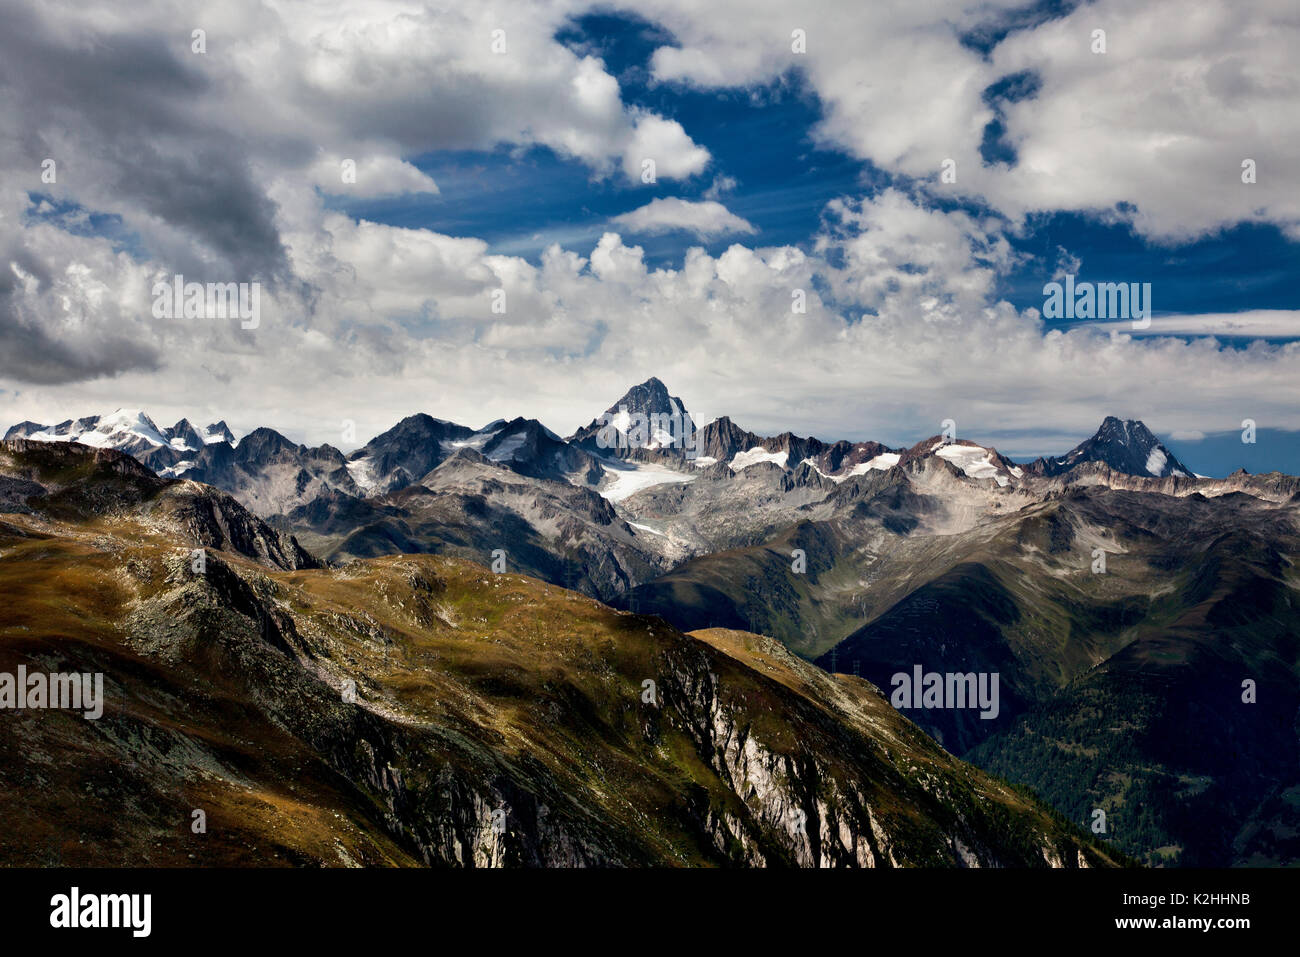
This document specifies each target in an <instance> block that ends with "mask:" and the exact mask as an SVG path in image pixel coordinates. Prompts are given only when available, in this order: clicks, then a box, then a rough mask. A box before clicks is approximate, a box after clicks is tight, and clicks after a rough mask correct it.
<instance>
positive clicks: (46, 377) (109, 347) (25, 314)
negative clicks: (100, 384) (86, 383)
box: [0, 254, 160, 385]
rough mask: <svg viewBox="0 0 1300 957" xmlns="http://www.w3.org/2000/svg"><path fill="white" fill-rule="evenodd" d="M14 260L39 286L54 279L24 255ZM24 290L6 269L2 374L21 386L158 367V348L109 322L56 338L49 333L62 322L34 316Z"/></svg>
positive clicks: (1, 291) (1, 294)
mask: <svg viewBox="0 0 1300 957" xmlns="http://www.w3.org/2000/svg"><path fill="white" fill-rule="evenodd" d="M11 259H12V261H14V262H16V263H17V264H18V266H19V267H20V268H22V269H23V271H24V273H26V275H27V277H28V280H29V281H33V282H35V283H36V284H37V285H38V288H39V287H47V286H48V285H49V282H50V278H51V277H50V276H49V275H48V274H46V271H45V268H44V266H43V265H42V264H41V263H40V262H38V261H36V260H34V259H32V258H30V257H22V256H21V254H19V255H16V256H13V257H11ZM18 287H19V279H18V277H17V274H16V273H15V272H14V271H13V269H5V270H0V343H2V344H3V347H0V376H3V377H5V378H7V379H11V380H13V381H15V382H28V383H33V384H36V385H61V384H63V383H68V382H78V381H81V380H84V379H94V378H98V377H100V376H111V375H117V374H120V373H122V372H128V371H132V370H145V371H149V370H152V369H156V368H158V365H159V361H160V355H159V353H158V351H157V350H156V349H154V348H153V347H152V346H150V345H149V344H147V343H145V342H143V341H141V340H140V338H139V337H138V336H132V335H130V334H119V333H115V332H113V331H112V330H110V329H108V328H107V327H106V326H104V325H103V324H99V325H96V326H93V327H91V328H89V329H84V330H82V331H81V332H80V334H79V335H76V336H66V337H58V338H56V337H55V336H54V335H52V334H51V332H50V331H49V330H51V329H52V328H54V326H55V323H56V322H57V320H56V319H54V318H52V317H51V316H50V315H48V314H36V313H34V312H33V311H32V310H31V309H30V307H29V306H27V305H25V303H26V302H28V301H29V300H28V299H27V298H25V297H24V296H22V295H21V290H19V288H18ZM36 301H38V302H41V301H43V300H40V299H38V300H36Z"/></svg>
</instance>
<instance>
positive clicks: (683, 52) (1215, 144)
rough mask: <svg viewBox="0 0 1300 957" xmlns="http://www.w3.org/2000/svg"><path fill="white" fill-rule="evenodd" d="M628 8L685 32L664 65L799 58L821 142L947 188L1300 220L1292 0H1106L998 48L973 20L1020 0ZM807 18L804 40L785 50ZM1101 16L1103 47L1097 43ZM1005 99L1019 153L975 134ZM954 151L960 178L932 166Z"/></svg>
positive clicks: (1190, 233) (703, 68)
mask: <svg viewBox="0 0 1300 957" xmlns="http://www.w3.org/2000/svg"><path fill="white" fill-rule="evenodd" d="M636 8H637V9H638V10H639V11H640V14H641V15H642V16H646V17H649V18H651V19H654V20H657V21H659V22H662V23H664V24H665V25H666V26H667V27H668V28H669V30H670V31H671V33H672V34H673V36H674V38H675V42H674V44H672V45H668V46H663V47H661V48H659V49H658V50H656V51H655V53H654V55H653V58H652V68H653V71H654V75H655V76H656V77H657V78H658V79H659V80H660V81H662V82H665V83H684V84H689V85H692V86H697V87H703V88H709V89H714V88H720V89H726V88H733V87H748V86H753V85H755V84H764V83H772V82H776V81H778V80H779V79H780V78H782V77H784V76H785V75H787V74H788V73H789V72H790V71H797V72H798V73H799V74H800V75H801V76H803V77H805V78H806V80H807V82H808V83H809V84H810V85H811V87H812V88H813V89H814V90H815V91H816V93H817V96H818V98H819V100H820V102H821V103H822V104H823V105H824V108H825V111H826V113H825V117H824V119H823V121H822V123H821V124H820V126H819V128H818V133H819V135H820V137H821V138H822V140H823V142H824V143H825V144H827V145H830V146H834V147H838V148H841V149H845V150H847V151H849V152H851V153H852V154H853V155H855V156H858V157H860V158H862V159H864V160H870V161H871V162H872V163H873V164H875V165H876V166H877V167H879V168H881V169H883V170H886V171H889V172H891V173H895V174H899V175H902V176H907V177H911V178H914V179H916V180H918V181H922V182H924V183H926V184H928V185H929V186H930V187H931V188H932V189H933V190H934V192H935V194H936V195H956V196H964V197H968V198H974V199H980V200H983V201H985V202H988V203H990V204H991V205H993V206H994V207H995V208H997V209H998V210H999V211H1001V212H1002V213H1003V214H1005V215H1007V216H1010V217H1014V218H1020V217H1023V216H1025V215H1027V214H1029V213H1031V212H1035V211H1042V210H1078V211H1085V212H1098V213H1110V214H1113V215H1122V217H1123V218H1125V219H1127V220H1128V221H1130V222H1131V223H1132V224H1133V226H1134V228H1135V229H1137V230H1138V231H1139V232H1140V233H1142V234H1144V235H1147V236H1150V237H1154V238H1158V239H1162V240H1179V239H1187V238H1191V237H1195V236H1199V235H1203V234H1205V233H1207V232H1212V231H1214V230H1217V229H1220V228H1222V227H1224V226H1229V225H1232V224H1235V223H1238V222H1262V223H1273V224H1276V225H1277V226H1279V227H1280V228H1281V229H1283V230H1284V231H1286V232H1287V234H1288V235H1290V236H1291V237H1292V238H1297V239H1300V174H1298V173H1297V171H1296V167H1295V163H1294V162H1293V161H1292V157H1294V156H1295V155H1296V153H1297V151H1300V110H1296V109H1295V103H1296V100H1297V97H1300V75H1298V74H1297V71H1296V70H1295V66H1294V51H1295V49H1296V48H1297V47H1298V46H1300V20H1298V19H1297V18H1296V16H1295V9H1294V4H1292V3H1290V2H1289V0H1259V2H1253V3H1249V4H1244V5H1243V4H1240V3H1236V2H1233V0H1207V2H1203V3H1198V4H1197V5H1196V9H1195V11H1194V12H1193V11H1189V10H1188V7H1187V5H1186V4H1185V3H1183V2H1180V0H1153V2H1148V3H1140V4H1135V3H1129V2H1125V0H1097V2H1094V3H1087V4H1078V5H1077V6H1075V8H1074V9H1073V10H1071V11H1069V12H1067V13H1066V14H1064V15H1063V16H1058V17H1043V18H1042V19H1041V22H1037V23H1034V24H1032V25H1029V26H1025V27H1023V28H1020V29H1014V30H1012V31H1011V32H1010V33H1009V34H1008V35H1007V36H1006V37H1005V38H1004V39H1002V40H1001V42H999V43H997V44H996V45H995V46H994V47H993V48H992V50H991V52H989V53H988V54H987V55H986V54H985V53H984V52H983V51H981V50H980V49H978V48H977V45H975V44H968V43H964V42H963V39H964V38H966V37H967V36H968V35H982V34H987V33H989V32H990V30H989V28H990V25H992V26H993V27H995V28H996V26H997V24H998V23H1000V22H1006V23H1010V22H1011V13H1012V12H1013V11H1017V10H1019V9H1021V8H1023V4H1022V3H1020V2H1019V0H994V2H989V3H981V4H969V5H955V4H951V3H942V2H919V3H908V4H903V5H897V4H843V3H838V2H832V0H825V2H818V0H810V2H808V3H804V4H800V5H799V6H798V7H797V8H791V7H790V6H789V5H788V4H784V3H776V2H773V3H763V4H755V3H752V2H750V0H718V2H716V3H710V4H707V5H700V4H698V3H695V2H694V0H644V2H642V0H638V2H637V4H636ZM796 29H800V30H803V31H804V32H805V34H806V38H807V39H806V50H807V52H806V53H803V54H798V53H794V52H793V51H792V49H791V39H790V36H791V33H792V31H793V30H796ZM1098 29H1101V30H1104V31H1105V43H1106V45H1105V52H1104V53H1099V52H1093V50H1094V46H1095V42H1094V39H1093V33H1094V31H1095V30H1098ZM1022 75H1027V76H1030V77H1033V78H1034V80H1035V81H1036V82H1035V83H1034V84H1033V86H1034V92H1032V94H1031V95H1029V96H1026V97H1022V98H1018V99H1014V100H1013V101H1010V102H1007V101H998V102H997V103H992V102H990V101H989V99H988V98H987V96H986V94H987V93H988V92H989V91H990V90H993V89H996V85H997V84H999V83H1000V82H1005V81H1007V80H1009V79H1012V78H1015V77H1018V76H1022ZM995 107H996V109H995ZM999 113H1000V117H999ZM995 118H1000V121H1001V123H1002V125H1003V128H1004V129H1003V140H1004V141H1005V142H1006V143H1007V144H1008V146H1010V147H1011V148H1012V149H1013V151H1014V154H1015V156H1014V159H1013V160H1012V161H1011V162H1009V163H999V162H993V163H986V162H985V160H984V158H983V156H982V153H981V145H982V143H983V142H984V137H985V130H986V127H988V125H989V123H990V122H991V121H992V120H994V119H995ZM945 160H952V161H953V163H954V164H955V169H956V182H955V183H951V184H943V183H941V182H940V181H939V175H940V169H941V165H942V164H943V163H944V161H945ZM1245 160H1253V161H1254V162H1255V168H1256V171H1257V175H1256V182H1255V183H1254V184H1249V185H1248V184H1246V183H1243V182H1242V173H1243V170H1242V163H1243V162H1244V161H1245ZM1120 204H1124V206H1123V213H1122V214H1117V213H1116V207H1117V206H1119V205H1120ZM1130 207H1131V208H1130Z"/></svg>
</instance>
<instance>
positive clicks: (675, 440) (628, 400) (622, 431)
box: [568, 377, 695, 455]
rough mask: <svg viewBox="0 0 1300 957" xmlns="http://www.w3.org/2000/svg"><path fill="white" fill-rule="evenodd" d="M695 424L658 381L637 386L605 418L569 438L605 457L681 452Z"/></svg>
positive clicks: (594, 421) (598, 418)
mask: <svg viewBox="0 0 1300 957" xmlns="http://www.w3.org/2000/svg"><path fill="white" fill-rule="evenodd" d="M694 430H695V423H694V421H693V420H692V419H691V416H690V413H689V412H687V411H686V406H685V405H684V404H683V403H682V400H681V399H679V398H677V396H674V395H669V394H668V387H667V386H665V385H664V384H663V383H662V382H660V381H659V380H658V379H656V378H653V377H651V378H649V379H646V380H645V381H644V382H642V383H641V384H640V385H634V386H633V387H632V388H630V389H628V391H627V393H626V394H625V395H624V396H623V397H622V398H621V399H619V400H618V401H617V402H615V403H614V404H613V405H611V406H610V407H609V408H608V409H606V410H605V412H604V414H603V415H601V416H599V417H597V418H595V419H592V420H591V423H590V424H588V425H587V426H585V427H584V428H581V429H579V430H578V431H577V432H575V433H573V435H571V436H569V439H568V441H569V442H571V443H573V444H575V445H580V446H583V447H584V448H587V449H589V450H590V451H593V452H596V453H598V454H605V455H626V454H628V453H629V452H631V451H632V450H635V449H650V450H667V449H681V448H682V447H683V442H684V441H687V440H688V439H689V436H690V435H692V434H693V433H694Z"/></svg>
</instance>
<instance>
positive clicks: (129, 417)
mask: <svg viewBox="0 0 1300 957" xmlns="http://www.w3.org/2000/svg"><path fill="white" fill-rule="evenodd" d="M5 438H6V439H32V440H33V441H37V442H79V443H81V444H82V445H88V446H90V447H91V448H94V449H117V450H119V451H121V452H126V453H127V454H128V455H136V456H138V455H141V454H145V453H149V452H152V451H154V450H156V449H167V450H171V451H175V452H197V451H199V450H201V449H202V448H203V447H204V446H205V445H208V444H211V443H214V442H228V443H230V444H232V445H233V444H234V442H235V437H234V435H233V434H232V433H231V431H230V429H229V428H227V427H226V423H225V422H214V423H213V424H211V425H209V426H207V427H205V428H203V429H196V428H195V427H194V426H193V425H191V424H190V422H189V420H188V419H181V420H180V421H179V422H177V423H176V424H175V425H174V426H172V427H171V428H170V429H161V428H159V427H158V426H157V425H156V424H155V423H154V421H153V419H151V418H149V416H147V415H145V414H144V413H143V412H141V411H140V410H138V409H118V410H116V411H115V412H111V413H109V414H108V415H92V416H87V417H86V418H82V419H76V420H75V421H74V420H73V419H68V420H67V421H65V422H60V423H59V424H58V425H40V424H38V423H36V422H20V423H19V424H18V425H15V426H14V427H13V428H11V429H9V431H8V432H6V433H5Z"/></svg>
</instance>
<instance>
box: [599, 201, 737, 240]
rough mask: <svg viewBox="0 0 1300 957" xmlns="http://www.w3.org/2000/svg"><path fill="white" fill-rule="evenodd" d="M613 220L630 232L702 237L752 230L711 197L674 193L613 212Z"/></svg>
mask: <svg viewBox="0 0 1300 957" xmlns="http://www.w3.org/2000/svg"><path fill="white" fill-rule="evenodd" d="M613 222H614V223H616V224H617V225H619V226H622V227H623V228H625V229H627V230H628V231H630V232H633V233H644V234H650V235H654V234H659V233H668V232H674V231H678V230H680V231H683V232H689V233H694V234H695V235H696V236H699V237H701V238H703V239H707V238H711V237H713V236H724V235H728V234H737V233H749V234H752V233H756V232H758V230H757V229H755V228H754V224H753V223H751V222H749V221H748V220H746V219H744V218H742V217H740V216H737V215H736V214H735V213H733V212H731V211H730V210H729V209H727V207H725V206H723V205H722V204H721V203H718V202H714V201H712V200H704V201H702V202H691V201H690V200H685V199H678V198H677V197H665V198H661V199H654V200H651V201H650V202H649V203H647V204H646V205H644V206H642V207H640V208H639V209H634V210H632V211H631V212H628V213H623V214H622V215H619V216H615V217H614V219H613Z"/></svg>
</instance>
